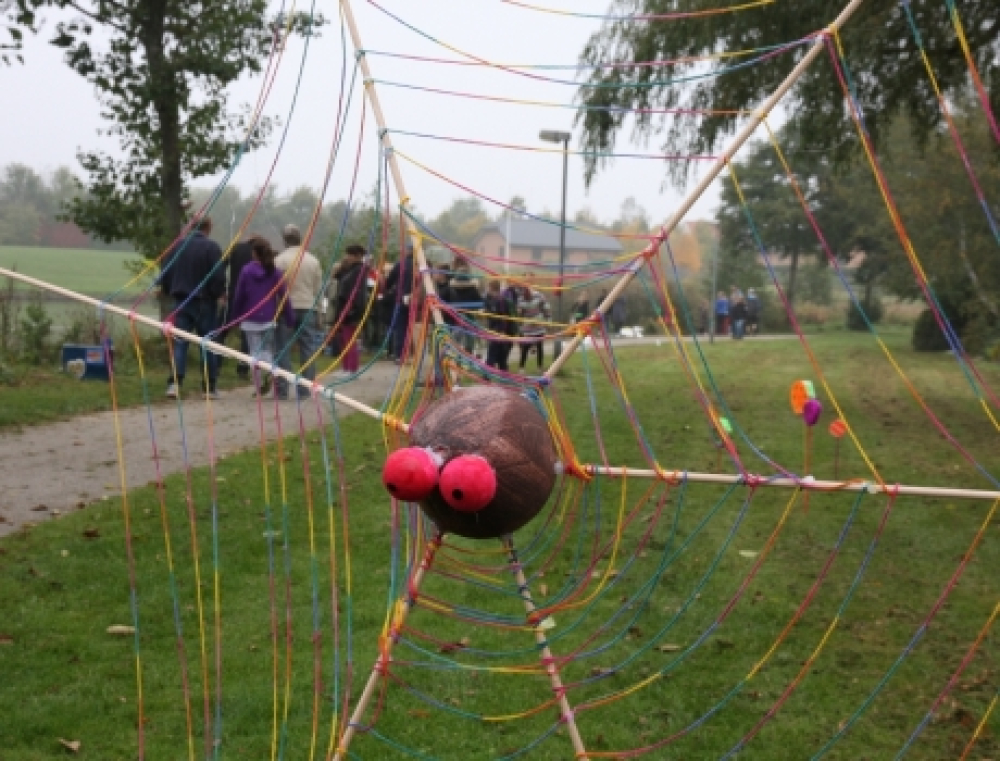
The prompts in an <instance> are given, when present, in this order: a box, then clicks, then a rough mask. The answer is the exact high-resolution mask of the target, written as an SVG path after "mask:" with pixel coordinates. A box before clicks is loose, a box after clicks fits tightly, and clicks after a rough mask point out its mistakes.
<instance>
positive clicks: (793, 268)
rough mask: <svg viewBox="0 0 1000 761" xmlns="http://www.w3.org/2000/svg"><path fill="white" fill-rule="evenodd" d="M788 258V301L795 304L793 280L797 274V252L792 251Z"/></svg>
mask: <svg viewBox="0 0 1000 761" xmlns="http://www.w3.org/2000/svg"><path fill="white" fill-rule="evenodd" d="M789 258H790V259H791V260H792V262H791V264H789V265H788V288H787V291H788V303H789V304H791V305H792V306H794V305H795V281H796V279H797V278H798V275H799V252H798V251H793V252H792V253H791V254H790V256H789Z"/></svg>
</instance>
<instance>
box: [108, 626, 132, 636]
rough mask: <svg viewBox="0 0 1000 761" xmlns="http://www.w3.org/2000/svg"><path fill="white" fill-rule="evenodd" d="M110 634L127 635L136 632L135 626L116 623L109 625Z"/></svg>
mask: <svg viewBox="0 0 1000 761" xmlns="http://www.w3.org/2000/svg"><path fill="white" fill-rule="evenodd" d="M108 634H111V635H114V636H115V637H127V636H128V635H130V634H135V627H134V626H122V625H121V624H114V625H112V626H109V627H108Z"/></svg>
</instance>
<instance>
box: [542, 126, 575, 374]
mask: <svg viewBox="0 0 1000 761" xmlns="http://www.w3.org/2000/svg"><path fill="white" fill-rule="evenodd" d="M538 137H539V138H541V139H542V140H544V141H545V142H547V143H562V147H563V183H562V213H561V214H560V224H559V293H558V294H557V297H558V298H557V301H556V321H557V322H565V315H564V312H563V277H564V269H565V267H566V189H567V183H568V180H569V141H570V138H571V137H573V136H572V135H571V134H570V133H569V132H559V131H558V130H550V129H545V130H542V131H541V132H540V133H539V135H538ZM560 354H562V341H561V340H559V339H558V338H557V339H556V345H555V356H556V357H558V356H559V355H560Z"/></svg>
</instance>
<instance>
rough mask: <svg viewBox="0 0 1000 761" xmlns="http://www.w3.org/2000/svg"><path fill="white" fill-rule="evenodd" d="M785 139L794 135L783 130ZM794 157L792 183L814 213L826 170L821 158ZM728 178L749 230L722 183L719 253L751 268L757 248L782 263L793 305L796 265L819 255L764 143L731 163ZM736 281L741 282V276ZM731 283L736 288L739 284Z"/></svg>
mask: <svg viewBox="0 0 1000 761" xmlns="http://www.w3.org/2000/svg"><path fill="white" fill-rule="evenodd" d="M789 134H796V133H795V132H794V129H787V130H783V131H782V133H781V135H782V137H788V135H789ZM789 150H790V152H791V153H793V154H796V153H797V150H796V145H795V143H794V142H791V143H790V145H789ZM800 155H801V156H802V158H801V160H800V161H799V162H798V163H797V164H796V166H795V167H794V171H795V172H796V180H797V182H798V185H799V188H800V190H801V191H802V193H803V194H804V195H805V198H806V202H807V203H808V204H809V206H810V208H811V209H814V210H815V209H819V208H820V205H821V204H822V202H823V201H824V200H827V199H828V197H827V196H826V195H825V193H826V191H827V190H828V186H829V183H830V178H831V177H832V173H833V172H832V168H831V166H830V164H829V162H828V161H827V160H826V159H825V158H824V157H823V156H822V155H819V154H800ZM734 174H735V177H736V181H737V182H738V183H739V188H740V190H741V191H742V194H743V199H745V201H746V206H747V207H748V208H749V210H750V213H751V215H752V216H753V220H754V226H751V225H750V222H749V219H748V217H747V214H746V209H745V208H744V204H743V201H742V200H741V198H740V194H739V193H738V192H737V189H736V188H737V186H736V184H735V183H734V182H732V181H727V182H726V183H725V185H724V186H723V190H722V205H721V206H720V207H719V212H718V222H719V233H720V237H721V240H720V245H721V246H722V250H723V251H724V252H726V253H727V254H728V255H729V256H738V257H741V258H744V259H749V260H750V261H752V262H756V260H757V257H758V255H759V254H760V246H761V245H763V246H765V247H766V250H767V253H768V255H769V256H771V257H773V258H776V259H785V260H787V261H788V276H787V280H786V282H785V292H786V295H787V297H788V300H789V302H790V303H795V296H796V290H797V281H798V274H799V264H800V262H801V261H802V260H803V259H804V258H807V257H811V256H815V255H817V254H819V253H821V249H820V246H819V241H818V240H817V238H816V233H815V232H814V230H813V228H812V226H811V225H810V224H809V220H808V218H807V217H806V215H805V213H804V212H803V210H802V207H801V204H800V202H799V200H798V198H797V197H796V195H795V191H794V189H793V187H792V183H791V181H790V180H789V178H788V177H787V175H786V173H785V171H784V169H783V168H782V166H781V164H780V163H779V161H778V157H777V154H776V153H775V151H774V149H773V148H772V147H771V145H770V144H769V143H757V144H755V145H753V146H751V148H750V150H749V151H748V154H747V157H746V158H745V159H743V160H742V161H739V162H735V164H734ZM720 274H721V273H720ZM725 274H729V273H725ZM733 274H734V275H735V274H736V273H733ZM740 275H741V276H743V277H744V278H745V273H740ZM722 282H726V279H723V280H720V283H722ZM732 282H733V283H734V284H737V285H741V286H742V285H744V283H745V280H739V281H737V280H733V281H732ZM744 287H745V286H744Z"/></svg>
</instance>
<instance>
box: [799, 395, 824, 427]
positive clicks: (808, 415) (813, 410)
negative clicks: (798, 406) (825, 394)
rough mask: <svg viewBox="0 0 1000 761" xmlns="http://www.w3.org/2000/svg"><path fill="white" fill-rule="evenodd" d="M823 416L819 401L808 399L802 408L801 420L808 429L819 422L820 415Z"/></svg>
mask: <svg viewBox="0 0 1000 761" xmlns="http://www.w3.org/2000/svg"><path fill="white" fill-rule="evenodd" d="M822 414H823V405H822V403H821V402H820V401H819V399H810V400H809V401H807V402H806V404H805V406H804V407H803V408H802V419H803V420H805V421H806V425H808V426H809V427H810V428H812V426H814V425H816V423H818V422H819V418H820V415H822Z"/></svg>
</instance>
